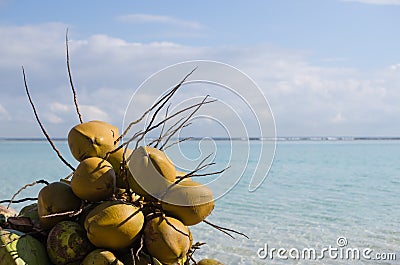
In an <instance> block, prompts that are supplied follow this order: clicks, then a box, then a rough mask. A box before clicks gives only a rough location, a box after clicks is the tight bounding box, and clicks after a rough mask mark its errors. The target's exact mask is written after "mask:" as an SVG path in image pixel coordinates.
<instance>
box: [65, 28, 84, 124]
mask: <svg viewBox="0 0 400 265" xmlns="http://www.w3.org/2000/svg"><path fill="white" fill-rule="evenodd" d="M65 47H66V51H67V69H68V76H69V83H70V85H71V89H72V94H73V95H74V103H75V108H76V113H77V114H78V118H79V121H80V123H83V121H82V115H81V112H80V111H79V106H78V100H77V98H76V90H75V87H74V82H73V81H72V73H71V67H70V64H69V49H68V28H67V33H66V34H65Z"/></svg>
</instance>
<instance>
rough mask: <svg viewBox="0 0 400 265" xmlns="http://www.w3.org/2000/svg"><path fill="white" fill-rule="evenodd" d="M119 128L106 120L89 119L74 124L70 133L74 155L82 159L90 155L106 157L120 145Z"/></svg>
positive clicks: (69, 139) (70, 142)
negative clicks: (118, 141)
mask: <svg viewBox="0 0 400 265" xmlns="http://www.w3.org/2000/svg"><path fill="white" fill-rule="evenodd" d="M118 137H119V133H118V128H117V127H115V126H113V125H111V124H109V123H107V122H104V121H89V122H84V123H81V124H78V125H76V126H74V127H73V128H72V129H71V130H70V131H69V133H68V145H69V148H70V150H71V153H72V155H73V156H74V157H75V158H76V159H77V160H78V161H82V160H84V159H85V158H88V157H93V156H97V157H105V156H106V154H107V153H108V152H110V151H112V150H114V149H116V147H117V146H118V143H116V142H115V141H116V140H117V139H118Z"/></svg>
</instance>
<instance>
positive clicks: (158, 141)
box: [149, 103, 171, 148]
mask: <svg viewBox="0 0 400 265" xmlns="http://www.w3.org/2000/svg"><path fill="white" fill-rule="evenodd" d="M169 107H171V103H170V104H169V105H168V106H167V109H166V110H165V116H164V119H166V118H167V117H168V111H169ZM166 124H167V123H166V122H164V124H163V126H162V127H161V131H160V135H159V136H158V139H157V140H156V141H155V145H154V148H157V146H158V144H159V143H160V142H161V139H162V135H163V133H164V129H165V125H166ZM153 143H154V141H153V142H152V143H150V144H149V145H150V146H151V145H152V144H153Z"/></svg>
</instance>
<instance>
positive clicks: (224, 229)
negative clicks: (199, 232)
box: [203, 220, 250, 239]
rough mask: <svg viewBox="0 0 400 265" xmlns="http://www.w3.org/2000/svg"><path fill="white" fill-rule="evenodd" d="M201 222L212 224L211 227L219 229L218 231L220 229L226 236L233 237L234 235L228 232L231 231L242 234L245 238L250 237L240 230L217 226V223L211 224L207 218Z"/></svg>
mask: <svg viewBox="0 0 400 265" xmlns="http://www.w3.org/2000/svg"><path fill="white" fill-rule="evenodd" d="M203 222H204V223H206V224H208V225H210V226H212V227H214V228H215V229H217V230H219V231H221V232H223V233H225V234H227V235H228V236H230V237H232V238H235V237H234V236H232V235H231V234H229V233H228V232H232V233H235V234H238V235H241V236H244V237H245V238H247V239H250V238H249V237H248V236H247V235H245V234H243V233H241V232H238V231H236V230H233V229H229V228H225V227H222V226H218V225H216V224H213V223H211V222H209V221H207V220H203Z"/></svg>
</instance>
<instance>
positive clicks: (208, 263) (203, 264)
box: [197, 259, 224, 265]
mask: <svg viewBox="0 0 400 265" xmlns="http://www.w3.org/2000/svg"><path fill="white" fill-rule="evenodd" d="M197 265H224V264H223V263H221V262H219V261H218V260H215V259H202V260H200V261H199V262H197Z"/></svg>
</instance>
